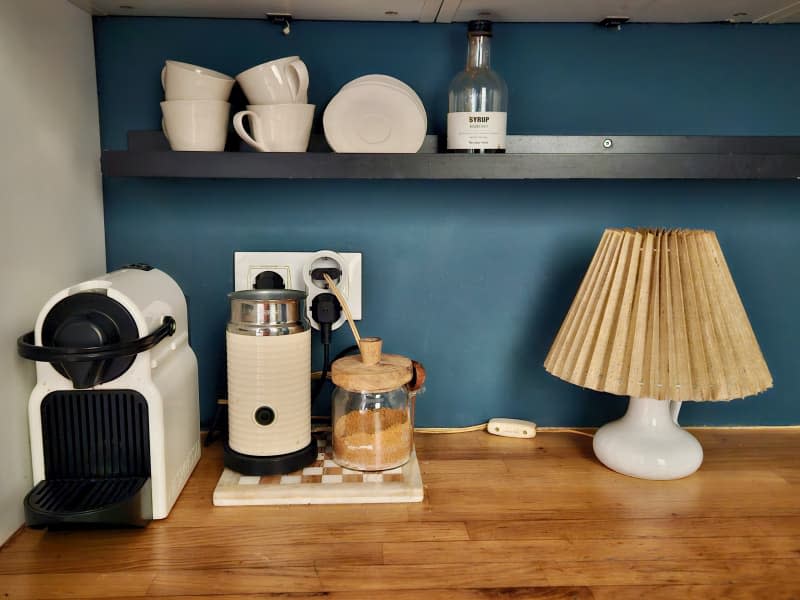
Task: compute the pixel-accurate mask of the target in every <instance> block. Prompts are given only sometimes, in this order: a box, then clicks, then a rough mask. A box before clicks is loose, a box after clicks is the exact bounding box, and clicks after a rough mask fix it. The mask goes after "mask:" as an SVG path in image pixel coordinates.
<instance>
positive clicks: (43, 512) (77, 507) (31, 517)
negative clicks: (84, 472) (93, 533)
mask: <svg viewBox="0 0 800 600" xmlns="http://www.w3.org/2000/svg"><path fill="white" fill-rule="evenodd" d="M150 490H151V488H150V478H148V477H104V478H98V479H46V480H44V481H40V482H39V483H38V484H36V487H34V488H33V489H32V490H31V491H30V492H28V495H27V496H26V497H25V522H26V523H27V525H28V526H29V527H59V526H70V525H80V526H87V525H96V526H105V527H115V526H133V527H144V526H145V525H147V523H148V522H149V521H150V520H151V519H152V514H153V510H152V497H151V491H150Z"/></svg>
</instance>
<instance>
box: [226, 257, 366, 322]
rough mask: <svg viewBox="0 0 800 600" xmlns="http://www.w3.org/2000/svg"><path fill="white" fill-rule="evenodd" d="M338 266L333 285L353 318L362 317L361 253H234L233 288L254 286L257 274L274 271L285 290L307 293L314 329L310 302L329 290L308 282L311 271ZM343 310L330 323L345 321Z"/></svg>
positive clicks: (246, 288) (239, 288) (308, 312)
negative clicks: (340, 274)
mask: <svg viewBox="0 0 800 600" xmlns="http://www.w3.org/2000/svg"><path fill="white" fill-rule="evenodd" d="M334 265H338V266H339V268H341V270H342V277H341V279H340V280H339V281H337V282H336V287H338V288H339V291H341V292H342V294H343V295H344V297H345V299H346V300H347V304H348V306H349V307H350V312H352V313H353V319H355V320H356V321H358V320H360V319H361V253H360V252H334V251H332V250H319V251H317V252H234V254H233V273H234V282H233V284H234V288H235V291H239V290H250V289H253V283H254V282H255V279H256V276H257V275H258V274H259V273H261V272H262V271H274V272H275V273H277V274H278V275H280V276H281V277H283V281H284V283H285V284H286V288H287V289H292V290H304V291H305V292H307V293H308V298H307V300H306V316H307V318H308V321H309V323H311V326H312V327H313V328H314V329H319V325H318V324H317V322H316V321H314V319H313V318H312V317H311V302H312V301H313V300H314V297H315V296H317V295H319V294H323V293H325V292H327V291H328V290H327V289H325V288H323V287H319V286H318V285H317V283H315V282H313V281H311V270H312V269H314V268H317V267H322V266H334ZM345 320H346V319H345V316H344V313H342V316H341V318H340V319H339V320H338V321H336V323H334V324H333V329H338V328H339V327H341V326H342V325H343V324H344V322H345Z"/></svg>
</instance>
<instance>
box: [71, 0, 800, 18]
mask: <svg viewBox="0 0 800 600" xmlns="http://www.w3.org/2000/svg"><path fill="white" fill-rule="evenodd" d="M70 1H71V2H72V3H73V4H76V5H77V6H80V7H81V8H83V9H84V10H86V11H87V12H90V13H92V14H95V15H117V16H123V15H124V16H137V17H144V16H148V17H150V16H156V17H217V18H245V19H261V18H264V16H265V15H266V14H275V13H288V14H291V15H292V18H294V19H312V20H333V21H419V22H422V23H433V22H437V23H451V22H460V21H469V20H470V19H477V18H485V19H491V20H493V21H518V22H590V23H598V22H600V21H602V20H603V19H604V18H606V17H627V18H629V19H630V20H631V21H634V22H641V23H707V22H719V21H727V22H744V23H751V22H752V23H800V1H794V0H70Z"/></svg>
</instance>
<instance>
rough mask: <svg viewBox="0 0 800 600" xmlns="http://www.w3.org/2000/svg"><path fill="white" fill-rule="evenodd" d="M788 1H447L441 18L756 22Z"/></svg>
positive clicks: (449, 19) (778, 9)
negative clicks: (621, 18) (618, 18)
mask: <svg viewBox="0 0 800 600" xmlns="http://www.w3.org/2000/svg"><path fill="white" fill-rule="evenodd" d="M787 5H795V6H797V5H800V3H798V2H789V1H787V0H547V1H542V0H443V2H442V8H441V9H440V10H439V18H438V21H439V22H440V23H449V22H452V21H469V20H472V19H491V20H493V21H525V22H528V21H531V22H590V23H598V22H600V21H601V20H603V19H604V18H606V17H628V18H630V20H631V21H634V22H640V23H709V22H718V21H733V22H753V21H760V20H761V19H763V18H764V17H765V16H767V15H770V14H772V13H776V14H777V13H781V12H782V11H784V10H786V9H787ZM796 16H797V15H796V14H795V18H796ZM769 22H774V21H772V20H769ZM782 22H786V21H782Z"/></svg>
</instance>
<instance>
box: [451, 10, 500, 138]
mask: <svg viewBox="0 0 800 600" xmlns="http://www.w3.org/2000/svg"><path fill="white" fill-rule="evenodd" d="M491 39H492V23H491V21H470V22H469V26H468V29H467V40H468V42H469V46H468V51H467V67H466V69H464V70H463V71H462V72H461V73H459V74H458V75H456V76H455V77H454V78H453V81H452V82H451V83H450V88H449V91H448V113H447V151H448V152H466V153H476V154H477V153H490V152H493V153H497V152H505V151H506V112H507V110H508V87H507V86H506V82H505V81H503V78H502V77H500V75H498V74H497V73H495V72H494V71H493V70H492V69H491V67H490V62H489V61H490V55H491Z"/></svg>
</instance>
